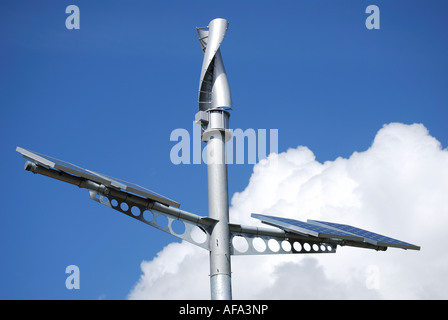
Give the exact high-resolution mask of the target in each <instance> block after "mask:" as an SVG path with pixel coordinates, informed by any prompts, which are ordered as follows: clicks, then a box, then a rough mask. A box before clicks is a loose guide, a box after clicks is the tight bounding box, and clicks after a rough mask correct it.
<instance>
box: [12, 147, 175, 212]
mask: <svg viewBox="0 0 448 320" xmlns="http://www.w3.org/2000/svg"><path fill="white" fill-rule="evenodd" d="M16 150H17V151H18V152H20V153H21V154H22V155H23V156H24V157H25V158H26V159H29V160H31V161H32V162H35V163H37V164H39V165H41V166H44V167H46V168H53V169H56V170H60V171H64V172H67V173H70V174H72V175H76V176H79V177H82V178H85V179H88V180H91V181H94V182H97V183H101V184H103V185H105V186H107V187H114V188H118V189H122V190H124V191H128V192H132V193H135V194H138V195H140V196H143V197H146V198H148V199H151V200H154V201H157V202H160V203H162V204H165V205H170V206H174V207H179V206H180V204H179V203H177V202H175V201H173V200H171V199H168V198H166V197H164V196H161V195H159V194H157V193H155V192H153V191H151V190H148V189H146V188H143V187H141V186H139V185H137V184H135V183H130V182H126V181H123V180H121V179H116V178H113V177H110V176H107V175H103V174H100V173H96V172H94V171H91V170H87V169H83V168H81V167H78V166H76V165H74V164H72V163H69V162H66V161H62V160H59V159H56V158H53V157H49V156H46V155H43V154H40V153H37V152H34V151H29V150H26V149H23V148H20V147H17V149H16Z"/></svg>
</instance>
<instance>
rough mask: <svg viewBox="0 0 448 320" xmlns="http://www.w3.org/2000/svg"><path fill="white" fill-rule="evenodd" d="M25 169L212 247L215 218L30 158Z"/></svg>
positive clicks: (206, 247) (181, 237)
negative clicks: (85, 190) (67, 171)
mask: <svg viewBox="0 0 448 320" xmlns="http://www.w3.org/2000/svg"><path fill="white" fill-rule="evenodd" d="M25 170H27V171H31V172H33V173H37V174H41V175H44V176H47V177H50V178H53V179H57V180H60V181H64V182H67V183H70V184H73V185H76V186H78V187H79V188H84V189H88V190H89V195H90V198H91V199H92V200H95V201H97V202H99V203H101V204H103V205H106V206H108V207H110V208H112V209H115V210H117V211H119V212H121V213H124V214H126V215H127V216H129V217H131V218H134V219H137V220H139V221H141V222H143V223H146V224H148V225H150V226H152V227H155V228H157V229H159V230H162V231H165V232H167V233H169V234H171V235H173V236H175V237H178V238H180V239H182V240H185V241H188V242H191V243H193V244H195V245H197V246H199V247H202V248H204V249H207V250H208V249H209V234H210V230H211V228H213V225H214V224H215V221H214V220H213V219H210V218H206V217H201V216H199V215H196V214H193V213H190V212H187V211H184V210H180V209H178V208H175V207H171V206H167V205H164V204H161V203H159V202H157V201H153V200H150V199H145V198H142V197H140V196H137V195H134V194H131V193H128V192H124V191H122V190H117V189H114V188H110V187H106V186H104V185H102V184H99V183H97V182H94V181H91V180H88V179H85V178H82V177H78V176H74V175H71V174H68V173H66V172H63V171H58V170H54V169H49V168H45V167H43V166H40V165H37V164H36V163H33V162H30V161H27V162H26V164H25ZM176 226H177V227H176Z"/></svg>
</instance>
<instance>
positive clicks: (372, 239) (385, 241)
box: [308, 220, 420, 250]
mask: <svg viewBox="0 0 448 320" xmlns="http://www.w3.org/2000/svg"><path fill="white" fill-rule="evenodd" d="M308 222H309V223H311V224H315V225H318V226H322V227H328V228H331V229H334V230H341V231H344V232H347V233H350V234H353V235H358V236H361V237H363V238H364V241H365V242H367V243H371V244H373V245H378V246H385V247H397V248H403V249H413V250H420V247H419V246H416V245H413V244H410V243H407V242H404V241H401V240H397V239H393V238H390V237H387V236H384V235H381V234H378V233H375V232H371V231H367V230H364V229H361V228H357V227H353V226H350V225H346V224H340V223H334V222H326V221H317V220H308Z"/></svg>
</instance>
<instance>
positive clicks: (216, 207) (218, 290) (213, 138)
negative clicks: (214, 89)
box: [202, 110, 232, 300]
mask: <svg viewBox="0 0 448 320" xmlns="http://www.w3.org/2000/svg"><path fill="white" fill-rule="evenodd" d="M209 115H210V118H211V119H215V120H217V123H221V124H222V126H221V125H218V126H216V127H214V128H210V126H209V129H208V130H206V131H205V132H204V134H203V136H202V137H203V140H204V141H206V142H207V147H206V148H207V176H208V203H209V204H208V208H209V217H210V218H212V219H215V220H217V221H218V222H217V223H216V225H215V226H214V228H213V230H212V232H211V235H210V291H211V299H212V300H231V299H232V285H231V267H230V230H229V200H228V182H227V164H226V137H227V138H229V137H230V136H229V133H228V131H227V130H225V129H226V128H228V127H227V125H228V118H229V114H228V112H226V111H224V110H210V111H209ZM211 122H212V123H211V126H214V124H215V123H216V122H215V121H211ZM226 134H227V136H226Z"/></svg>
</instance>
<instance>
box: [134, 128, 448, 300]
mask: <svg viewBox="0 0 448 320" xmlns="http://www.w3.org/2000/svg"><path fill="white" fill-rule="evenodd" d="M273 160H275V161H273ZM252 212H256V213H262V214H270V215H277V216H283V217H291V218H295V219H299V220H305V221H306V219H322V220H327V221H335V222H341V223H346V224H352V225H356V226H359V227H361V228H365V229H367V230H372V231H376V232H378V233H382V234H385V235H388V236H391V237H394V238H397V239H400V240H403V241H407V242H410V243H413V244H417V245H420V246H421V247H422V250H421V251H405V250H402V249H393V248H391V249H389V250H387V251H386V252H376V251H372V250H365V249H358V248H351V247H342V248H341V247H338V251H337V253H336V254H322V255H272V256H268V255H265V256H234V257H233V258H232V272H233V273H232V285H233V296H234V298H235V299H259V298H261V299H422V298H424V299H426V298H431V299H446V298H448V280H447V277H446V268H447V267H448V251H447V250H445V245H444V239H443V238H444V234H445V231H446V229H447V227H448V150H447V149H442V147H441V145H440V143H439V142H438V141H437V140H436V139H435V138H434V137H432V136H430V135H429V133H428V131H427V129H426V128H425V127H424V126H423V125H421V124H413V125H404V124H400V123H392V124H389V125H385V126H384V127H383V128H382V129H381V130H379V131H378V133H377V135H376V137H375V139H374V141H373V143H372V146H371V147H370V148H369V149H368V150H366V151H362V152H355V153H353V154H352V155H351V156H350V157H349V158H348V159H345V158H338V159H336V160H334V161H327V162H325V163H319V162H318V161H316V159H315V157H314V154H313V153H312V151H311V150H309V149H308V148H306V147H302V146H300V147H298V148H296V149H289V150H288V151H286V152H284V153H281V154H278V155H277V154H273V155H270V156H269V157H268V158H267V159H264V160H262V161H261V162H260V163H258V164H256V165H255V166H254V171H253V174H252V176H251V178H250V181H249V184H248V186H247V187H246V188H245V190H244V191H242V192H240V193H237V194H235V195H233V197H232V201H231V208H230V219H231V221H232V222H235V223H243V224H250V225H255V224H258V223H259V222H257V221H256V220H255V219H253V218H250V213H252ZM208 265H209V264H208V252H206V251H204V250H203V249H200V248H197V247H194V246H193V245H191V244H187V243H173V244H170V245H168V246H167V247H166V248H164V249H163V250H162V251H161V252H160V253H159V254H158V256H157V257H156V258H154V259H153V260H152V261H150V262H142V265H141V268H142V272H143V274H142V276H141V278H140V279H139V281H138V282H137V284H136V286H135V288H134V289H133V290H131V293H130V294H129V298H131V299H208V298H209V279H208V271H209V270H208Z"/></svg>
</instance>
